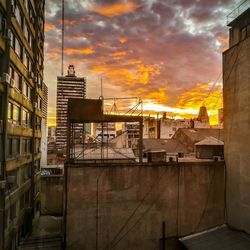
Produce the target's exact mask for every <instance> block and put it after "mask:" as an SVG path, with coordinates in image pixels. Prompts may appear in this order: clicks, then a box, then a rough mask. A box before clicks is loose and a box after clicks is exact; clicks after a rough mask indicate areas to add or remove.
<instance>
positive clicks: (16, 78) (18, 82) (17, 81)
mask: <svg viewBox="0 0 250 250" xmlns="http://www.w3.org/2000/svg"><path fill="white" fill-rule="evenodd" d="M9 75H10V77H11V79H12V81H13V87H14V88H15V89H17V90H18V91H21V90H22V77H21V75H20V74H18V73H17V72H16V71H15V70H14V68H12V67H9Z"/></svg>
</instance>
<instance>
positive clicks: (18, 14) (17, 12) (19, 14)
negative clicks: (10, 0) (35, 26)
mask: <svg viewBox="0 0 250 250" xmlns="http://www.w3.org/2000/svg"><path fill="white" fill-rule="evenodd" d="M15 16H16V20H17V22H18V23H19V25H20V27H21V29H23V14H22V12H21V11H20V9H19V6H18V5H17V6H16V8H15Z"/></svg>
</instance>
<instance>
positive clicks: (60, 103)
mask: <svg viewBox="0 0 250 250" xmlns="http://www.w3.org/2000/svg"><path fill="white" fill-rule="evenodd" d="M85 97H86V79H85V78H84V77H77V76H76V75H75V68H74V66H73V65H69V67H68V74H67V75H66V76H58V77H57V99H56V147H57V149H60V150H65V149H66V141H67V109H68V99H69V98H85ZM75 131H76V133H79V134H81V135H82V132H83V127H82V125H76V127H75ZM79 139H80V137H79Z"/></svg>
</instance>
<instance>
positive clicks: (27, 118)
mask: <svg viewBox="0 0 250 250" xmlns="http://www.w3.org/2000/svg"><path fill="white" fill-rule="evenodd" d="M22 126H24V127H30V126H31V115H30V112H29V111H28V110H27V109H23V111H22Z"/></svg>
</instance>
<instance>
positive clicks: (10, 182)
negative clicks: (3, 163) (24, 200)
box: [6, 169, 18, 194]
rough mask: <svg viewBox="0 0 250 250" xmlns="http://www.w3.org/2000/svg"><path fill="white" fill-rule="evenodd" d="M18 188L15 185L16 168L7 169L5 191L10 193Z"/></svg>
mask: <svg viewBox="0 0 250 250" xmlns="http://www.w3.org/2000/svg"><path fill="white" fill-rule="evenodd" d="M17 188H18V185H17V169H15V170H11V171H7V184H6V193H8V194H9V193H11V192H13V191H14V190H15V189H17Z"/></svg>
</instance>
